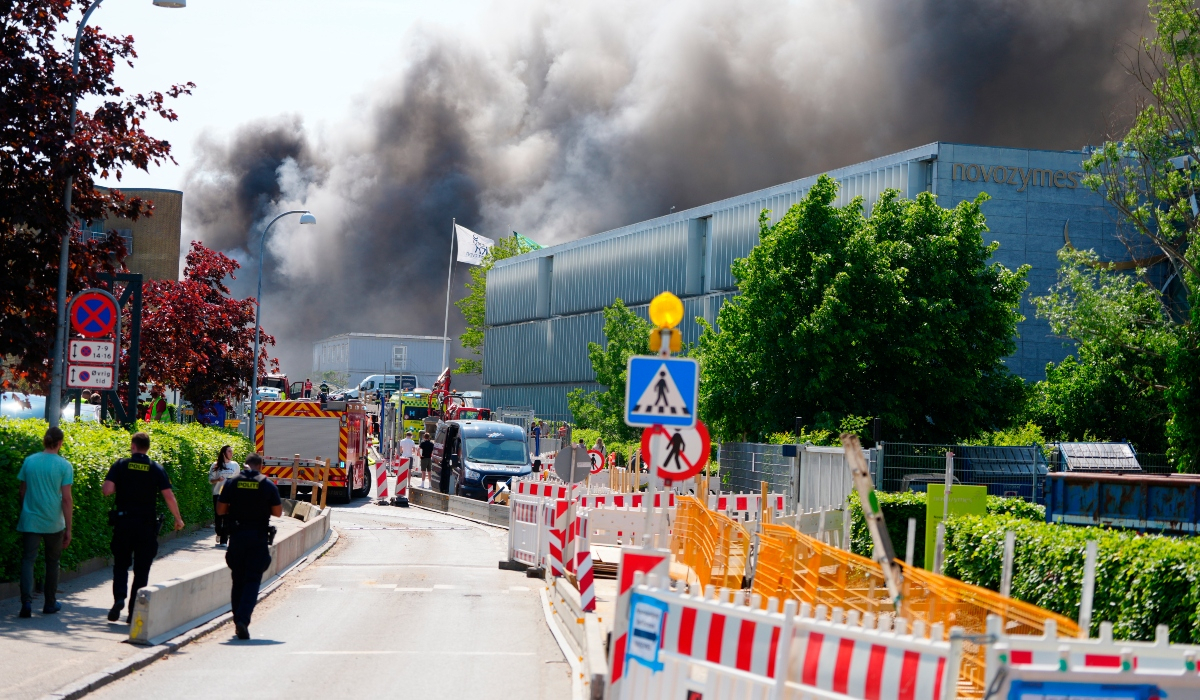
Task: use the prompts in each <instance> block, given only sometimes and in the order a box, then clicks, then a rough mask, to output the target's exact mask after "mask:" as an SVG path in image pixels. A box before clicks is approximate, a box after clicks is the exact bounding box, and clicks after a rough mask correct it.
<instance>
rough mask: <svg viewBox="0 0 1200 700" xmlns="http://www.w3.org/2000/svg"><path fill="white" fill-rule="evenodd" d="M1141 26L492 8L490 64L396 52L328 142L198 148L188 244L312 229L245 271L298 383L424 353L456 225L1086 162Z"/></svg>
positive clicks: (590, 218)
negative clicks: (916, 162) (1014, 151)
mask: <svg viewBox="0 0 1200 700" xmlns="http://www.w3.org/2000/svg"><path fill="white" fill-rule="evenodd" d="M1144 17H1145V2H1144V0H1054V1H1048V0H977V1H976V2H970V3H964V2H959V1H955V0H804V1H788V0H755V1H753V2H752V1H750V0H664V1H663V2H659V3H645V2H638V1H636V0H603V1H601V0H573V1H572V2H554V1H550V0H547V1H544V2H538V1H534V2H528V3H525V4H513V3H507V4H505V5H504V6H503V7H497V8H496V9H495V10H494V14H493V16H492V17H489V18H488V24H487V26H488V27H489V31H488V32H487V34H486V36H487V37H488V39H487V40H486V43H485V44H482V45H480V44H471V43H469V42H464V41H462V39H461V37H460V36H451V35H450V34H449V33H447V34H440V33H437V32H436V31H429V30H424V31H421V32H418V33H417V34H416V35H415V36H410V37H407V38H406V39H405V40H404V44H405V46H407V47H409V48H408V49H407V51H408V55H407V61H406V63H405V66H406V67H405V68H404V69H403V70H402V72H401V73H400V74H398V75H397V76H396V78H395V82H394V84H393V85H392V86H391V88H390V89H389V90H385V91H383V93H381V94H382V97H378V98H376V100H375V102H374V103H373V104H372V105H371V106H370V108H369V109H368V110H367V112H366V114H365V116H363V117H362V118H361V121H360V122H358V123H353V124H346V125H345V126H344V127H343V128H342V129H340V130H339V133H341V134H345V135H344V136H337V137H328V136H327V137H324V138H322V137H318V136H317V135H315V134H313V133H311V132H309V131H307V130H306V129H305V127H304V126H303V124H302V123H301V121H300V120H299V119H298V118H296V117H290V116H285V117H280V118H279V119H278V120H274V121H272V122H269V123H252V124H247V125H244V126H243V127H241V128H240V129H238V130H237V131H236V133H235V134H234V135H233V136H232V137H230V138H229V139H228V140H217V139H207V140H204V141H203V142H202V143H201V144H200V149H199V153H200V156H199V158H198V160H197V162H196V164H195V165H194V167H193V169H192V170H191V171H190V173H189V176H188V179H187V182H186V185H185V190H186V192H187V196H186V198H185V201H186V202H187V214H186V221H185V226H186V229H185V235H190V236H191V237H193V238H199V239H200V240H202V241H204V242H205V243H206V244H207V245H210V246H214V247H217V248H220V249H223V250H227V251H233V252H234V254H235V255H237V257H238V258H239V259H241V260H243V261H247V260H249V261H251V262H252V263H254V264H256V263H257V260H256V259H255V258H253V256H256V255H257V241H256V240H254V241H251V240H249V238H248V232H249V231H250V230H251V229H254V228H255V227H256V226H261V225H262V224H263V223H265V221H266V220H268V219H267V217H269V216H272V215H274V214H275V213H278V212H281V211H286V210H287V209H293V208H306V209H312V210H313V212H314V213H316V214H317V217H318V225H317V226H315V227H303V228H302V227H299V226H296V225H291V224H288V225H279V228H278V230H277V231H276V232H274V233H273V234H272V237H271V239H270V241H269V242H268V244H267V248H268V250H269V253H268V255H267V256H266V260H265V266H266V270H267V272H266V275H267V278H266V279H267V282H266V283H265V288H266V289H267V290H268V291H266V293H265V294H264V312H265V315H264V327H266V328H267V329H268V331H269V332H272V333H274V334H276V336H277V338H278V339H279V341H280V344H279V346H278V347H277V354H278V355H279V356H280V358H281V359H282V360H283V363H284V368H285V370H288V371H290V372H291V373H292V374H297V375H303V374H307V373H308V371H309V369H310V367H311V342H312V341H313V340H316V339H319V338H323V337H327V336H329V335H333V334H336V333H343V332H351V331H357V332H381V333H408V334H420V335H440V333H441V330H442V311H443V304H444V298H445V297H444V295H445V281H446V265H447V256H448V252H449V237H450V220H451V218H452V217H453V218H455V219H457V221H458V223H460V224H462V225H465V226H467V227H469V228H472V229H474V230H476V231H478V232H480V233H482V234H484V235H487V236H490V237H493V238H495V237H498V236H502V235H505V234H508V233H510V232H511V231H514V230H515V231H520V232H521V233H523V234H525V235H527V236H530V237H531V238H533V239H535V240H538V241H539V242H542V243H558V242H563V241H567V240H572V239H575V238H579V237H581V236H585V235H589V234H592V233H597V232H600V231H604V230H607V229H610V228H613V227H616V226H621V225H624V224H628V223H632V222H636V221H639V220H642V219H646V218H650V217H653V216H658V215H662V214H665V213H667V212H668V211H669V209H670V208H671V207H672V206H675V207H677V208H679V209H683V208H687V207H690V206H695V205H697V204H702V203H704V202H708V201H712V200H716V199H720V198H723V197H728V196H732V195H736V194H740V193H743V192H747V191H750V190H753V189H757V188H761V187H765V186H769V185H773V184H778V183H781V182H786V181H789V180H793V179H796V178H799V177H804V176H807V175H812V174H815V173H818V172H821V171H823V170H828V169H832V168H836V167H840V166H844V165H849V164H852V163H855V162H858V161H861V160H865V159H868V158H872V157H877V156H881V155H885V154H888V153H891V152H894V151H897V150H901V149H904V148H909V147H912V146H917V145H920V144H924V143H928V142H930V141H935V140H942V141H960V142H969V143H983V144H992V145H1007V146H1019V147H1033V148H1049V149H1064V148H1079V147H1081V146H1083V145H1085V144H1087V143H1098V142H1099V141H1101V140H1103V139H1104V137H1105V136H1106V135H1107V134H1108V133H1109V132H1110V131H1111V128H1110V125H1112V124H1114V123H1119V122H1120V121H1121V120H1122V114H1123V113H1122V110H1126V109H1128V104H1129V101H1130V100H1129V98H1130V93H1131V90H1132V87H1133V86H1132V82H1131V80H1130V79H1129V78H1128V77H1127V76H1126V75H1125V72H1124V70H1123V68H1122V67H1121V63H1120V61H1119V58H1120V56H1121V54H1122V52H1123V51H1124V52H1127V51H1128V50H1129V47H1130V46H1132V45H1134V44H1136V42H1137V38H1138V36H1139V35H1140V33H1141V32H1142V31H1143V24H1144V23H1145V19H1144ZM457 267H458V269H457V270H456V273H455V280H454V286H453V294H454V298H458V297H460V296H461V295H462V294H463V293H464V291H463V288H462V284H463V282H465V281H466V279H467V270H466V269H465V268H466V266H465V265H459V266H457ZM247 280H250V281H253V274H248V275H242V279H240V280H239V283H240V284H239V287H240V288H241V289H242V290H243V291H246V292H248V293H253V289H252V287H249V286H248V285H247ZM461 327H462V320H461V317H459V316H458V313H457V311H456V310H452V312H451V332H452V334H456V333H457V332H459V331H460V330H461ZM453 345H454V346H455V347H457V343H453Z"/></svg>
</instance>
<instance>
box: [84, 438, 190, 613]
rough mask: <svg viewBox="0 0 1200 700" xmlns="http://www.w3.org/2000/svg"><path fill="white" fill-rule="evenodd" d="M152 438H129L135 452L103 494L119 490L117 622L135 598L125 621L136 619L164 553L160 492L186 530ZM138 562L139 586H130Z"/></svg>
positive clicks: (112, 472)
mask: <svg viewBox="0 0 1200 700" xmlns="http://www.w3.org/2000/svg"><path fill="white" fill-rule="evenodd" d="M149 451H150V436H149V435H147V434H146V433H134V434H133V437H131V438H130V439H129V452H130V456H129V457H126V458H125V459H118V460H117V461H116V462H115V463H114V464H113V465H112V468H110V469H109V470H108V475H107V476H105V477H104V485H103V486H102V487H101V489H100V492H101V493H102V494H104V495H105V496H111V495H113V494H116V496H117V499H116V508H115V509H114V510H113V511H111V512H110V513H109V518H110V520H111V522H112V525H113V537H112V554H113V606H112V609H111V610H109V611H108V619H109V621H111V622H116V621H117V620H118V619H119V618H120V617H121V609H122V608H124V607H125V600H126V596H128V599H129V613H128V615H126V617H125V621H126V622H129V621H130V620H131V619H132V618H133V600H134V596H135V595H136V594H137V592H138V589H141V588H144V587H145V586H146V584H147V583H148V582H149V580H150V565H151V564H152V563H153V562H154V557H155V555H157V554H158V531H159V529H160V528H161V523H160V522H159V520H158V516H157V515H156V509H157V506H158V496H159V495H161V496H162V498H163V500H164V501H166V503H167V508H169V509H170V511H171V515H174V516H175V529H176V530H182V529H183V518H181V517H180V516H179V503H178V502H177V501H176V500H175V492H174V491H172V490H171V479H170V478H169V477H168V476H167V472H166V470H164V469H163V468H162V465H161V464H159V463H158V462H155V461H153V460H151V459H150V458H149V457H148V456H147V455H146V453H147V452H149ZM131 565H132V566H133V590H132V592H131V591H130V589H129V585H128V577H129V567H130V566H131Z"/></svg>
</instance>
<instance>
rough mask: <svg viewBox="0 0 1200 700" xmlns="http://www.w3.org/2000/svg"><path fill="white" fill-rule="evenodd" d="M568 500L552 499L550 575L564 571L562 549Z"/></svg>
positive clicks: (565, 539)
mask: <svg viewBox="0 0 1200 700" xmlns="http://www.w3.org/2000/svg"><path fill="white" fill-rule="evenodd" d="M568 505H570V502H569V501H567V500H565V499H559V500H556V501H554V511H553V515H552V516H551V522H552V523H553V525H552V526H551V527H550V538H549V543H550V552H549V553H550V575H551V576H562V575H564V574H565V573H566V572H565V571H564V569H563V561H564V559H563V549H564V547H565V546H566V544H567V532H568V529H569V527H568V525H569V524H568V523H567V506H568Z"/></svg>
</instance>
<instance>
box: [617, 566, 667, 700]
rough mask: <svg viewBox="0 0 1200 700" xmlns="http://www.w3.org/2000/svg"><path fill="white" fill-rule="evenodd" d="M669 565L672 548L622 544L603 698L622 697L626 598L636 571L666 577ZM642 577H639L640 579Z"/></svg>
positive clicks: (627, 621)
mask: <svg viewBox="0 0 1200 700" xmlns="http://www.w3.org/2000/svg"><path fill="white" fill-rule="evenodd" d="M670 566H671V552H670V551H668V550H666V549H650V548H645V547H629V546H627V547H622V548H621V560H620V563H619V564H618V565H617V602H616V606H615V610H614V616H613V623H612V643H611V644H610V645H609V648H608V674H609V675H608V680H607V681H606V682H605V685H604V690H605V697H606V698H610V700H611V699H613V698H621V697H625V696H623V695H622V694H621V693H622V691H623V690H624V689H625V686H626V682H625V669H626V656H627V653H626V652H627V650H628V647H629V641H630V639H629V602H630V599H631V597H632V591H633V584H634V577H635V575H638V574H640V575H643V576H644V575H646V574H653V575H654V576H656V577H658V578H659V579H660V580H661V579H666V578H667V573H668V571H669V569H670ZM639 580H641V579H639Z"/></svg>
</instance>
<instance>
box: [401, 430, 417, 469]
mask: <svg viewBox="0 0 1200 700" xmlns="http://www.w3.org/2000/svg"><path fill="white" fill-rule="evenodd" d="M412 435H413V433H412V431H411V430H409V431H408V432H406V433H405V434H404V439H403V440H401V441H400V456H401V457H407V458H408V459H409V460H410V461H409V469H411V468H412V461H411V460H412V458H413V457H415V456H416V454H417V443H415V442H413V438H412Z"/></svg>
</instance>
